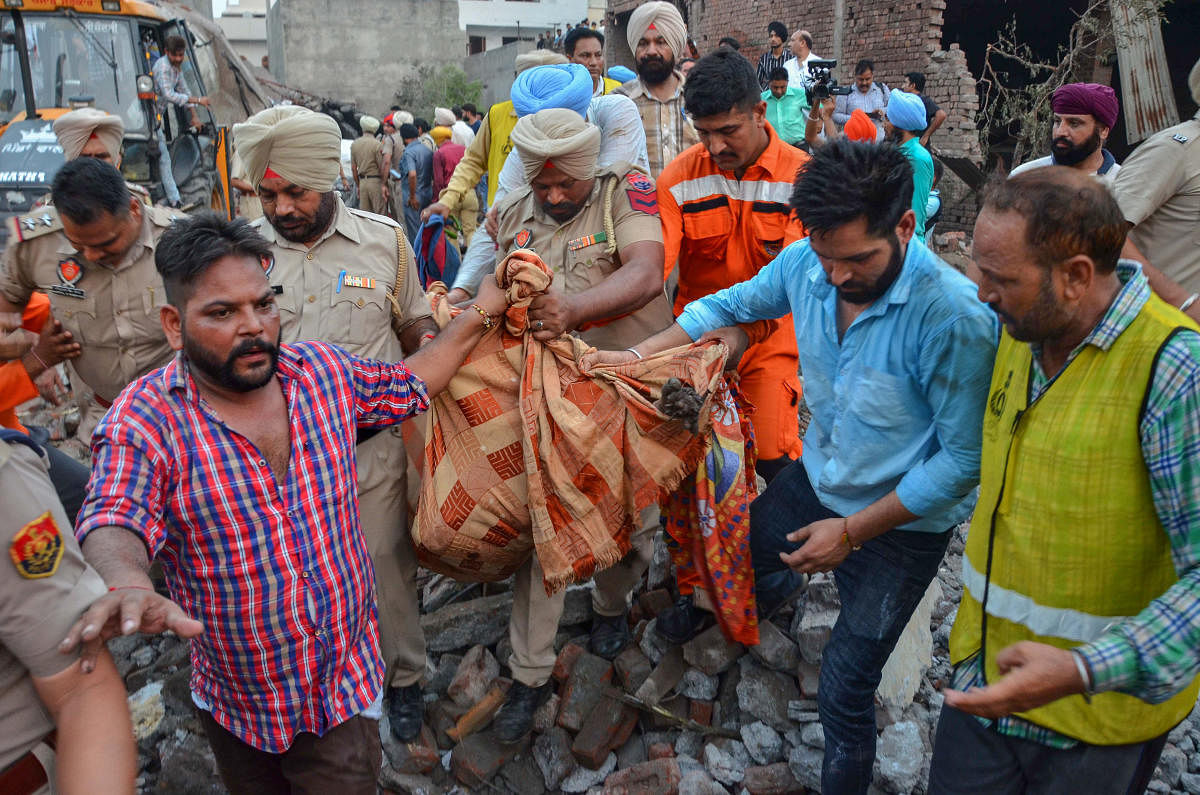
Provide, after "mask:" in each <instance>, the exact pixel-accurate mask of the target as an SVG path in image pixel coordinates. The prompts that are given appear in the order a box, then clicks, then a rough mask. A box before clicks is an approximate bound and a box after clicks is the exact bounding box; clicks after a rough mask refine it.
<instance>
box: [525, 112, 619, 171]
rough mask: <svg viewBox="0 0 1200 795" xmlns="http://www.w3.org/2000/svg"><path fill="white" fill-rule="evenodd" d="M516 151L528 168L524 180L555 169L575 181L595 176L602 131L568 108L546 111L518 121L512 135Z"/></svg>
mask: <svg viewBox="0 0 1200 795" xmlns="http://www.w3.org/2000/svg"><path fill="white" fill-rule="evenodd" d="M511 140H512V145H513V148H514V149H516V150H517V156H518V157H519V158H521V165H522V166H523V167H524V168H525V179H527V180H530V179H533V178H534V177H536V176H537V175H538V174H539V173H541V171H542V168H543V167H546V168H550V167H553V168H556V169H559V170H560V171H562V172H563V173H564V174H566V175H567V176H569V177H571V178H573V179H591V178H592V177H594V176H595V175H596V157H597V156H598V155H599V154H600V128H599V127H596V126H595V125H593V124H588V123H587V122H586V121H584V120H583V119H582V118H581V117H580V116H579V114H578V113H576V112H575V111H573V110H567V109H566V108H547V109H546V110H539V111H538V112H537V113H534V114H532V115H529V116H523V117H521V118H520V119H518V120H517V126H515V127H513V131H512V135H511Z"/></svg>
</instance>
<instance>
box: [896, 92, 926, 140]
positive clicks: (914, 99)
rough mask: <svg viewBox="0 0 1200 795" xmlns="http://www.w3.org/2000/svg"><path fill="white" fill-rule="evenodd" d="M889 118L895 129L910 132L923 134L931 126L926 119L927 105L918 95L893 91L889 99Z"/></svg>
mask: <svg viewBox="0 0 1200 795" xmlns="http://www.w3.org/2000/svg"><path fill="white" fill-rule="evenodd" d="M887 118H888V121H890V122H891V123H892V126H893V127H899V128H900V129H901V130H908V131H909V132H921V130H924V129H925V128H926V127H928V126H929V122H928V121H927V120H926V118H925V103H924V102H922V101H921V98H920V97H918V96H917V95H916V94H910V93H908V92H907V91H893V92H892V95H891V96H890V97H889V98H888V104H887Z"/></svg>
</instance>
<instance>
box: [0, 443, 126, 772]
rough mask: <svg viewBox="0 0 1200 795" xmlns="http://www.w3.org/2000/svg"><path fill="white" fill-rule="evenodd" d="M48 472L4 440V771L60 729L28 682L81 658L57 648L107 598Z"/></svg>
mask: <svg viewBox="0 0 1200 795" xmlns="http://www.w3.org/2000/svg"><path fill="white" fill-rule="evenodd" d="M48 466H49V465H48V463H47V460H46V458H45V457H44V456H41V455H39V454H38V453H35V452H34V451H33V450H31V449H30V448H29V447H28V446H26V445H24V444H21V443H18V442H13V443H8V442H3V441H0V517H3V520H2V521H3V527H0V537H2V538H3V539H4V541H3V543H4V545H5V554H4V555H2V556H0V770H2V769H4V768H5V767H7V766H8V765H10V764H12V763H13V762H14V761H16V760H17V759H18V758H20V757H21V756H22V755H23V754H24V753H25V752H26V751H28V750H29V749H31V748H32V747H33V746H35V745H36V744H37V743H38V741H39V740H41V738H42V737H44V736H46V734H48V733H49V732H50V730H51V729H53V728H54V724H53V722H52V721H51V720H50V715H49V714H48V713H47V712H46V708H45V707H44V706H43V705H42V702H41V700H40V699H39V698H38V695H37V692H36V691H35V690H34V688H33V680H32V679H31V678H30V677H31V676H36V677H39V678H42V677H49V676H54V675H55V674H58V673H61V672H62V671H63V670H65V669H66V668H67V666H69V665H71V664H72V663H74V662H75V660H76V659H78V654H70V655H68V654H60V653H59V651H58V644H59V643H60V642H61V641H62V639H63V638H64V637H66V634H67V630H69V629H70V628H71V625H72V624H73V623H75V621H76V619H78V618H79V616H80V615H81V614H82V613H83V611H84V610H86V609H87V608H88V606H89V605H91V603H92V602H94V601H95V600H96V599H98V598H100V597H101V596H103V595H104V594H105V593H106V590H105V587H104V581H103V580H101V579H100V575H99V574H97V573H96V572H95V571H94V570H93V569H92V568H91V567H90V566H88V565H87V563H85V562H84V560H83V554H82V553H81V552H80V551H79V544H78V543H77V542H76V541H75V536H74V534H73V533H72V532H71V522H70V521H69V520H68V519H67V515H66V513H64V512H63V508H62V504H61V503H60V502H59V501H58V497H57V495H55V493H54V486H53V484H51V482H50V476H49V475H48V474H47V470H48Z"/></svg>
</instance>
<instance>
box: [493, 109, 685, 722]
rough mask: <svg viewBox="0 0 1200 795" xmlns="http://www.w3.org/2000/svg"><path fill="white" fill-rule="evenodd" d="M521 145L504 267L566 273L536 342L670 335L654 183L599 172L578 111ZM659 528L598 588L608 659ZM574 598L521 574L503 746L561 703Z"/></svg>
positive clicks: (596, 134) (595, 138)
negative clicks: (558, 663)
mask: <svg viewBox="0 0 1200 795" xmlns="http://www.w3.org/2000/svg"><path fill="white" fill-rule="evenodd" d="M512 141H513V147H514V149H515V151H516V153H517V156H518V157H519V158H520V160H521V165H522V167H523V169H524V173H525V181H526V183H527V186H526V187H523V188H520V189H517V190H515V191H513V192H511V193H509V194H508V196H507V197H506V198H505V199H504V201H503V202H502V203H501V205H500V219H499V220H500V228H499V235H498V240H499V241H500V251H499V256H506V255H507V254H508V253H509V252H511V251H512V250H514V249H518V248H527V249H530V250H532V251H535V252H537V254H538V256H540V257H541V258H542V260H543V261H544V262H545V263H546V264H547V265H548V266H550V268H551V269H553V271H554V284H552V285H551V287H550V289H549V290H547V291H546V293H544V294H543V295H540V296H538V297H536V298H534V299H533V303H532V304H530V306H529V324H530V326H531V328H533V329H535V331H534V338H535V339H540V340H551V339H554V338H555V337H558V336H560V335H562V334H566V333H578V334H579V336H580V337H581V338H583V340H584V341H586V342H587V343H588V344H590V345H595V346H597V347H601V348H617V349H620V348H624V347H625V346H627V345H632V344H633V343H634V342H636V341H638V340H640V339H643V338H644V337H646V336H647V335H649V334H651V333H654V332H655V331H659V330H661V329H663V328H665V327H666V326H667V325H669V324H670V322H671V309H670V305H669V304H668V303H667V299H666V295H665V293H664V290H663V267H662V262H663V245H662V226H661V225H660V223H659V219H658V202H657V194H656V191H655V188H654V182H653V181H652V180H651V179H650V178H649V177H647V176H646V175H645V174H643V173H642V172H640V171H637V170H633V169H632V168H631V167H630V166H629V165H628V164H627V163H614V164H612V165H611V166H608V167H606V168H605V169H602V170H600V171H597V170H596V158H597V156H598V155H599V152H600V130H599V129H598V128H597V127H595V126H594V125H592V124H589V123H587V122H586V121H584V120H583V117H582V116H581V115H580V113H578V112H577V111H575V110H568V109H566V108H549V109H546V110H540V111H538V112H536V113H533V114H531V115H528V116H524V117H522V118H521V119H520V120H519V121H518V122H517V125H516V127H514V128H513V132H512ZM606 205H607V206H608V209H607V211H606ZM606 216H607V217H606ZM483 281H484V282H492V281H494V280H492V279H484V280H483ZM658 527H659V522H658V509H657V507H654V508H652V509H650V510H647V511H645V512H644V513H643V515H642V517H641V522H640V527H638V528H635V529H634V530H633V531H632V532H631V534H630V538H629V543H630V547H631V550H630V552H629V554H628V555H626V557H625V559H624V560H622V561H620V562H619V563H617V564H616V565H615V566H612V567H611V568H608V569H606V570H604V571H602V572H598V573H597V574H596V575H595V577H594V579H595V583H596V588H595V591H594V592H593V594H592V611H593V613H594V615H595V618H594V619H593V622H592V631H591V637H590V639H589V647H590V649H591V651H592V652H593V653H594V654H597V655H599V656H601V657H604V658H605V659H609V660H611V659H613V658H614V657H616V656H617V654H618V653H619V652H620V651H621V650H622V649H623V648H624V647H625V645H626V644H627V643H628V642H629V639H630V632H629V623H628V619H627V617H626V611H627V609H628V599H629V595H630V594H631V593H632V591H633V589H634V587H635V586H636V585H637V583H638V581H639V580H640V579H641V576H642V574H643V573H644V572H645V571H646V568H647V567H648V566H649V564H650V559H651V558H652V557H653V554H654V544H653V539H654V532H655V531H656V530H657V529H658ZM564 597H565V592H564V591H558V592H557V593H555V594H553V595H548V594H547V593H546V589H545V586H544V585H543V583H542V567H541V566H540V565H539V564H538V561H537V556H536V555H534V556H531V557H530V559H529V561H528V562H527V563H526V564H525V565H524V566H522V567H521V569H520V570H518V571H517V575H516V583H515V585H514V586H513V607H512V618H511V620H510V622H509V637H510V639H511V640H512V657H511V658H510V660H509V667H510V668H511V669H512V673H513V684H512V687H511V688H510V689H509V691H508V698H507V700H506V702H505V704H504V706H503V707H502V708H501V710H500V713H499V714H498V715H497V716H496V720H495V722H494V723H493V730H494V732H495V735H496V737H497V738H498V739H500V740H501V741H503V742H510V743H511V742H516V741H518V740H520V739H521V738H522V737H524V736H525V735H527V734H528V733H529V731H530V729H531V728H532V726H533V714H534V712H535V711H536V710H537V707H538V706H540V704H541V703H542V702H543V701H544V700H545V699H546V697H548V696H549V695H550V692H551V685H550V682H549V680H550V673H551V670H552V669H553V668H554V659H555V653H554V636H555V634H556V633H557V631H558V620H559V618H560V617H561V616H562V611H563V604H564V602H563V599H564Z"/></svg>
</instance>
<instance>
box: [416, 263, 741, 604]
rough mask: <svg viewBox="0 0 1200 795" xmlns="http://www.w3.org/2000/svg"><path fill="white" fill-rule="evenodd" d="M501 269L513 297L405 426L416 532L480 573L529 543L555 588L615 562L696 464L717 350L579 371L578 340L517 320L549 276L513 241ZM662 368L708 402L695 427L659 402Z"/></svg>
mask: <svg viewBox="0 0 1200 795" xmlns="http://www.w3.org/2000/svg"><path fill="white" fill-rule="evenodd" d="M496 278H497V279H499V280H500V285H501V286H502V287H504V288H505V289H506V291H507V294H508V299H509V304H510V306H509V309H508V311H507V313H506V315H505V319H504V322H503V323H502V324H499V327H498V328H496V329H494V330H492V331H490V332H488V333H487V334H485V335H484V337H483V339H482V340H481V341H480V342H479V344H478V345H477V346H476V348H475V350H474V351H472V353H471V355H470V357H469V358H468V359H467V361H466V363H465V364H464V365H463V366H462V367H461V368H460V369H459V371H458V374H457V375H455V377H454V379H453V380H452V381H451V382H450V385H449V387H448V388H447V389H446V390H445V391H444V392H443V393H441V394H440V395H438V396H437V397H435V398H434V399H433V400H432V401H431V404H430V408H429V411H428V412H426V413H425V414H423V415H421V416H420V417H419V418H417V419H416V420H410V421H409V422H406V423H405V426H404V427H405V429H406V434H405V438H406V442H407V446H408V451H409V455H410V457H411V458H412V459H413V461H414V464H415V465H416V467H417V470H418V472H419V473H420V475H421V485H420V499H419V502H418V506H417V512H416V520H415V522H414V523H413V530H412V534H413V542H414V545H415V546H416V550H417V556H418V559H419V560H420V561H421V563H422V565H424V566H426V567H428V568H430V569H433V570H434V571H439V572H443V573H445V574H448V575H450V576H452V577H455V578H460V579H466V580H476V581H479V580H482V581H496V580H502V579H504V578H505V577H508V576H509V575H510V574H512V573H513V572H514V571H515V570H516V569H517V568H518V567H519V566H520V565H521V564H522V563H524V562H525V560H526V559H527V558H528V556H529V554H530V553H531V552H532V551H534V550H536V552H537V556H538V561H539V562H540V564H541V566H542V570H543V572H544V573H545V586H546V590H547V592H548V593H553V592H555V591H557V590H560V589H562V588H564V587H566V586H567V585H569V584H570V583H573V582H578V581H581V580H586V579H587V578H589V577H591V575H592V574H593V572H595V571H597V570H600V569H604V568H607V567H608V566H611V565H613V564H614V563H616V562H617V561H618V560H620V559H621V557H622V556H623V555H624V554H625V552H626V551H628V549H629V533H630V531H631V530H632V529H633V527H634V522H636V521H637V519H638V514H639V513H640V512H641V511H642V510H643V509H645V508H647V507H648V506H650V505H653V504H655V503H656V502H657V501H658V499H659V494H660V490H668V491H669V490H671V489H674V488H675V487H676V486H677V485H679V483H680V482H681V481H682V480H683V479H684V478H685V477H686V476H687V475H688V474H690V473H691V472H692V471H693V470H695V468H696V465H697V463H698V461H699V459H700V457H701V456H702V455H703V454H704V449H705V439H706V438H707V435H708V423H709V419H710V415H711V411H710V408H709V401H710V400H711V398H712V395H713V394H714V392H715V390H716V388H717V386H718V384H719V383H720V380H721V371H722V367H723V366H724V362H725V356H726V349H725V346H724V345H721V344H720V343H714V344H707V345H696V346H689V347H686V348H678V349H675V350H672V351H665V352H663V353H661V354H658V355H655V356H648V357H646V358H645V359H643V360H641V361H635V362H631V363H628V364H623V365H617V366H611V367H604V366H601V367H596V368H594V369H593V370H591V371H589V372H586V373H585V372H582V371H581V369H580V367H579V361H580V358H581V357H582V356H583V355H584V354H585V353H587V352H588V351H589V350H591V349H590V348H589V347H588V346H587V345H586V344H585V343H583V342H582V341H580V340H579V339H577V338H575V337H572V336H569V335H568V336H563V337H560V338H558V339H557V340H554V341H552V342H549V343H541V342H538V341H537V340H534V339H533V336H532V333H530V332H528V331H527V329H526V314H527V312H528V307H529V304H530V301H531V300H532V299H533V296H534V295H536V294H538V293H540V292H543V291H544V290H545V289H546V288H547V287H548V286H549V285H550V282H551V279H552V274H551V273H550V271H549V269H548V268H547V267H546V265H545V264H544V263H542V261H541V260H540V259H539V258H538V257H537V256H536V255H535V254H533V253H532V252H530V251H524V250H518V251H515V252H513V254H511V255H509V256H508V257H507V258H506V259H505V260H504V261H503V262H502V263H500V265H499V266H498V267H497V269H496ZM431 303H432V305H433V310H434V318H435V320H437V322H438V323H439V325H441V326H444V325H445V324H446V323H448V322H449V321H450V319H451V317H452V316H453V315H454V314H456V313H457V312H458V310H457V309H454V308H453V307H451V306H449V305H448V304H447V303H446V302H445V301H444V295H442V294H435V295H434V296H433V297H432V299H431ZM669 378H678V379H679V380H680V381H682V382H684V383H685V384H689V385H691V386H692V387H693V388H694V389H695V390H696V391H697V392H698V393H699V394H700V395H701V396H702V397H703V398H704V399H705V402H704V405H703V406H702V407H701V411H700V431H699V434H698V435H697V434H695V433H692V432H691V431H689V430H687V429H686V428H685V427H684V424H683V422H681V421H680V420H674V419H671V418H669V417H667V416H666V415H664V414H662V413H661V412H659V411H658V409H656V408H655V407H654V405H653V403H654V401H656V400H657V399H658V398H659V395H660V390H661V388H662V386H663V384H664V383H666V381H667V379H669Z"/></svg>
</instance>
